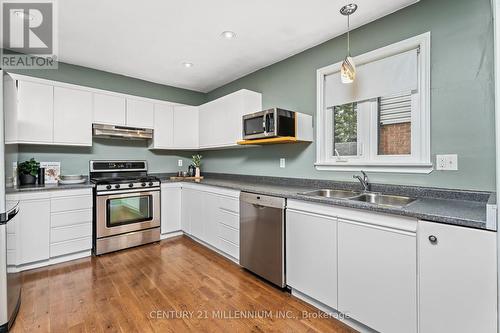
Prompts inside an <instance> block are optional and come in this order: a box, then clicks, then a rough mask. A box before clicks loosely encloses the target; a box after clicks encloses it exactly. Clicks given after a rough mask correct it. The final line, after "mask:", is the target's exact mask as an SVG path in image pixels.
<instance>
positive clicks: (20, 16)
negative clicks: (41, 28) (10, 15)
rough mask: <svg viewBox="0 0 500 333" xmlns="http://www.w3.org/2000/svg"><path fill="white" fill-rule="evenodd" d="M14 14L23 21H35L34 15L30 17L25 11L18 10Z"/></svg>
mask: <svg viewBox="0 0 500 333" xmlns="http://www.w3.org/2000/svg"><path fill="white" fill-rule="evenodd" d="M14 14H15V15H16V16H17V17H19V18H21V19H23V20H30V21H31V20H33V19H34V17H33V15H30V14H25V13H24V11H23V10H16V11H15V12H14Z"/></svg>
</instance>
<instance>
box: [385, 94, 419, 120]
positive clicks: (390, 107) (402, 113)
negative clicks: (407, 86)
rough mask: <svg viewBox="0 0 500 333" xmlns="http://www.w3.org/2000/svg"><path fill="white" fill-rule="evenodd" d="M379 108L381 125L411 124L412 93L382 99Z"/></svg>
mask: <svg viewBox="0 0 500 333" xmlns="http://www.w3.org/2000/svg"><path fill="white" fill-rule="evenodd" d="M378 107H379V122H380V125H389V124H400V123H408V122H411V93H406V94H402V95H396V96H390V97H380V98H379V100H378Z"/></svg>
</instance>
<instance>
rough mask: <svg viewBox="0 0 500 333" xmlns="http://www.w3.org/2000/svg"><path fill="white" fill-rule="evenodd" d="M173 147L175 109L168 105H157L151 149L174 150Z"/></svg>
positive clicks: (155, 107)
mask: <svg viewBox="0 0 500 333" xmlns="http://www.w3.org/2000/svg"><path fill="white" fill-rule="evenodd" d="M173 147H174V107H173V106H172V105H168V104H155V105H154V129H153V141H152V143H151V146H150V148H153V149H172V148H173Z"/></svg>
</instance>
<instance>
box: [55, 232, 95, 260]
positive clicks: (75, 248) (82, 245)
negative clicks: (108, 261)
mask: <svg viewBox="0 0 500 333" xmlns="http://www.w3.org/2000/svg"><path fill="white" fill-rule="evenodd" d="M91 248H92V237H85V238H80V239H75V240H71V241H67V242H60V243H56V244H51V245H50V256H51V257H52V258H53V257H57V256H62V255H65V254H71V253H76V252H81V251H86V250H90V249H91Z"/></svg>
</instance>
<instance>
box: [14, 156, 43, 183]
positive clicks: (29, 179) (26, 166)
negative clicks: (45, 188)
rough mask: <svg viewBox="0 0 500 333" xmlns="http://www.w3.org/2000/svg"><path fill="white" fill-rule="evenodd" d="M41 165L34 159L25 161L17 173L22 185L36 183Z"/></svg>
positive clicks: (18, 167) (19, 166)
mask: <svg viewBox="0 0 500 333" xmlns="http://www.w3.org/2000/svg"><path fill="white" fill-rule="evenodd" d="M39 168H40V163H38V162H37V161H35V159H34V158H32V159H30V160H29V161H24V162H22V163H20V164H19V165H18V166H17V173H18V175H19V183H20V184H21V185H33V184H35V183H36V175H37V173H38V169H39Z"/></svg>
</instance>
